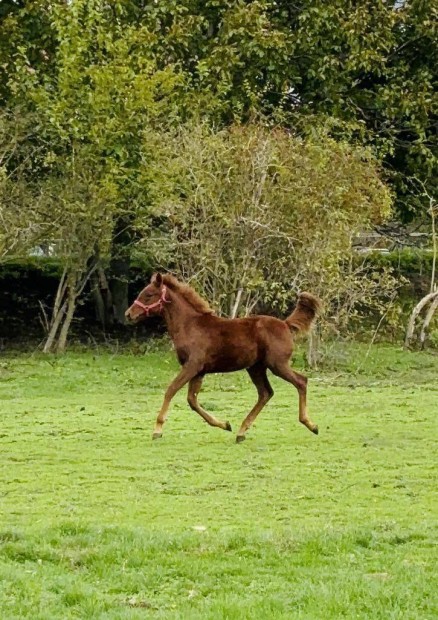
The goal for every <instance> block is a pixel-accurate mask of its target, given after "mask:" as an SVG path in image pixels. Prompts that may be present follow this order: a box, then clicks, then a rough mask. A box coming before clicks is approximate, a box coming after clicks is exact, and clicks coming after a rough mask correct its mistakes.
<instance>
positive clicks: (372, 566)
mask: <svg viewBox="0 0 438 620" xmlns="http://www.w3.org/2000/svg"><path fill="white" fill-rule="evenodd" d="M366 353H367V348H366V347H361V346H359V345H357V346H356V347H345V349H344V350H341V349H339V347H338V348H334V349H333V351H332V352H331V354H330V355H329V356H328V358H329V359H330V358H331V370H330V371H327V370H323V371H318V372H316V371H314V372H312V373H310V382H309V412H310V414H311V416H312V418H313V419H314V421H315V422H316V423H317V424H319V428H320V435H319V436H318V437H316V436H314V435H312V434H311V433H310V432H309V431H308V430H307V429H305V428H304V427H302V426H301V425H300V424H299V423H298V398H297V394H296V392H295V390H294V388H293V387H292V386H290V385H289V384H287V383H284V382H282V381H280V380H276V379H275V378H273V380H272V384H273V387H274V390H275V396H274V398H273V399H272V400H271V401H270V402H269V404H268V405H267V407H266V408H265V410H264V411H263V412H262V413H261V415H260V416H259V418H258V419H257V422H256V424H255V426H254V427H253V428H252V429H251V431H250V432H249V433H248V439H247V441H246V442H244V443H243V444H240V445H236V444H235V443H234V433H233V434H230V433H226V432H224V431H221V430H219V429H213V428H210V427H208V426H207V425H206V424H205V423H204V422H203V421H202V420H201V418H200V417H199V416H197V415H196V414H195V413H194V412H192V411H191V410H190V409H189V408H188V406H187V404H186V394H185V391H184V392H180V393H179V394H178V395H177V396H176V398H175V400H174V403H173V405H172V408H171V412H170V417H169V421H168V422H167V424H166V426H165V429H164V437H163V438H162V439H161V440H159V441H155V442H152V441H151V434H152V430H153V422H154V419H155V416H156V413H157V410H158V408H159V405H160V403H161V399H162V396H163V392H164V389H165V387H166V385H167V384H168V383H169V381H170V380H171V378H172V377H173V376H174V374H175V372H176V369H177V365H176V362H175V361H174V360H173V356H172V354H171V353H168V352H167V351H166V350H163V351H160V350H158V351H155V352H150V353H147V354H146V355H144V356H134V355H129V354H126V353H125V354H118V355H111V354H109V353H100V354H93V353H70V354H68V355H66V356H64V357H60V358H51V357H49V358H47V357H43V356H42V355H19V356H13V355H8V356H6V357H3V358H2V359H1V360H0V416H1V417H0V419H1V427H0V437H1V440H0V441H1V453H0V454H1V456H0V618H1V619H2V620H9V619H19V618H31V619H44V620H46V619H49V620H52V619H58V618H59V619H67V618H87V619H88V618H102V619H107V618H108V619H109V618H111V619H125V618H151V619H155V618H165V619H175V618H180V619H184V620H186V619H188V620H191V619H195V618H196V619H199V620H201V619H202V620H205V619H207V620H208V619H210V618H211V619H216V618H219V619H239V620H240V619H255V620H264V619H266V620H267V619H277V618H280V619H283V618H284V619H286V618H287V619H290V618H306V619H308V620H317V619H324V620H325V619H331V618H336V619H337V618H348V619H349V618H370V619H378V618H381V619H385V620H388V619H392V618H400V619H401V618H403V620H409V619H411V618H412V619H413V618H418V619H421V620H423V619H428V618H430V619H432V618H437V617H438V605H437V591H438V584H437V567H436V564H437V557H438V554H437V548H436V542H437V518H438V505H437V496H436V490H437V478H436V465H437V449H436V447H437V436H438V386H437V377H438V357H437V356H436V355H433V354H432V353H408V352H403V351H401V350H399V349H395V348H390V347H384V346H378V347H375V348H373V349H372V350H371V351H370V353H369V355H368V357H366ZM298 357H300V356H298ZM299 362H300V360H299V359H298V360H297V367H298V368H299V367H300V363H299ZM255 398H256V394H255V390H254V387H253V385H252V384H251V383H250V381H249V379H248V378H247V376H246V373H237V374H231V375H218V376H212V377H207V378H206V380H205V382H204V389H203V392H202V393H201V396H200V402H201V403H202V404H203V405H204V406H205V408H206V409H208V410H210V411H211V412H212V413H214V414H215V415H216V416H217V417H221V418H224V419H228V420H230V422H231V423H232V424H233V430H234V431H237V429H238V426H239V424H240V422H241V421H242V419H243V417H244V415H246V413H247V412H248V410H249V408H250V406H251V405H252V404H253V403H254V401H255Z"/></svg>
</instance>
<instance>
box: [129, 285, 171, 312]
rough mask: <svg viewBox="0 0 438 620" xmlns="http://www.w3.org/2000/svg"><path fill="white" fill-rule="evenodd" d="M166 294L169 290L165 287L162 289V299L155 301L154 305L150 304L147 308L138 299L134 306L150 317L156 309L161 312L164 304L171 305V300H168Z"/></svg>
mask: <svg viewBox="0 0 438 620" xmlns="http://www.w3.org/2000/svg"><path fill="white" fill-rule="evenodd" d="M166 292H167V288H166V287H165V286H163V288H162V289H161V297H160V299H159V300H158V301H155V302H154V303H153V304H149V305H148V306H147V305H146V304H144V303H143V302H142V301H139V300H138V299H136V300H135V301H134V304H133V305H134V306H138V307H139V308H141V309H142V310H143V312H144V313H145V314H146V316H149V312H150V311H151V310H154V309H155V308H158V309H159V310H160V312H161V310H162V309H163V306H164V304H170V299H166Z"/></svg>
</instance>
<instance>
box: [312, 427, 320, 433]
mask: <svg viewBox="0 0 438 620" xmlns="http://www.w3.org/2000/svg"><path fill="white" fill-rule="evenodd" d="M312 433H315V435H318V433H319V429H318V427H317V426H315V427H314V428H312Z"/></svg>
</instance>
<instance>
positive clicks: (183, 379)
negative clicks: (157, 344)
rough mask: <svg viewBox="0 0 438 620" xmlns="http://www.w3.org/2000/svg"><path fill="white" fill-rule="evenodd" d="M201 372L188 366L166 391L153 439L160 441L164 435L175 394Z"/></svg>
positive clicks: (192, 366) (195, 367)
mask: <svg viewBox="0 0 438 620" xmlns="http://www.w3.org/2000/svg"><path fill="white" fill-rule="evenodd" d="M198 372H199V369H198V367H197V366H194V365H188V364H187V365H186V366H184V367H183V368H182V369H181V371H180V373H179V374H178V376H176V377H175V379H174V380H173V381H172V383H171V384H170V385H169V387H168V388H167V390H166V393H165V395H164V401H163V404H162V405H161V409H160V413H159V414H158V417H157V421H156V422H155V429H154V433H153V435H152V439H159V438H160V437H161V436H162V434H163V424H164V422H165V421H166V418H167V411H168V409H169V405H170V401H171V400H172V398H173V397H174V396H175V394H176V393H177V392H178V390H180V389H181V388H182V387H183V386H184V385H185V384H186V383H187V382H188V381H190V379H192V378H193V377H195V376H196V375H197V374H198Z"/></svg>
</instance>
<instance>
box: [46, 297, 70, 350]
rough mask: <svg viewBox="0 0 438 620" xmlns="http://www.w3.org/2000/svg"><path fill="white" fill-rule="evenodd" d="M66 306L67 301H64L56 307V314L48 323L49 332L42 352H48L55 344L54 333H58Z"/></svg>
mask: <svg viewBox="0 0 438 620" xmlns="http://www.w3.org/2000/svg"><path fill="white" fill-rule="evenodd" d="M66 308H67V301H64V303H63V304H62V306H61V307H60V308H59V309H58V311H57V313H56V315H53V317H52V322H51V325H50V329H49V333H48V334H47V339H46V342H45V343H44V348H43V352H44V353H50V352H51V351H52V350H53V346H54V344H55V340H56V335H57V333H58V329H59V326H60V325H61V321H62V319H63V316H64V314H65V311H66Z"/></svg>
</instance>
